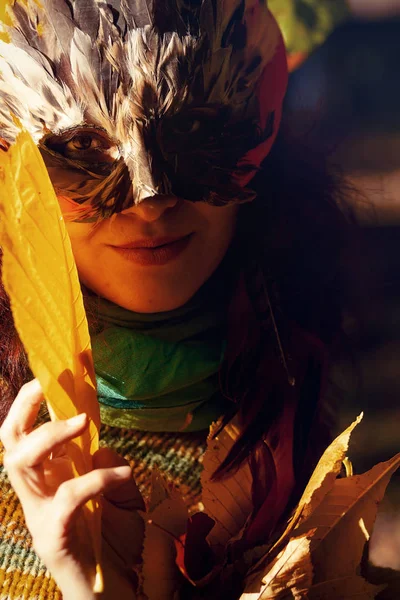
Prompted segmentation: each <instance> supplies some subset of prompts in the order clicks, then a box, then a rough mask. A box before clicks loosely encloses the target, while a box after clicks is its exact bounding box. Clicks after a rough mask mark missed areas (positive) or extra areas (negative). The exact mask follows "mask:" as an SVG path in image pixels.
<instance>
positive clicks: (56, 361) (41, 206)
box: [0, 132, 102, 589]
mask: <svg viewBox="0 0 400 600" xmlns="http://www.w3.org/2000/svg"><path fill="white" fill-rule="evenodd" d="M0 242H1V246H2V248H3V252H4V257H3V280H4V285H5V287H6V290H7V293H8V295H9V297H10V301H11V307H12V312H13V317H14V321H15V324H16V327H17V330H18V333H19V336H20V338H21V340H22V342H23V344H24V347H25V349H26V351H27V354H28V358H29V364H30V366H31V369H32V372H33V373H34V375H35V377H37V378H38V379H39V381H40V383H41V386H42V388H43V391H44V395H45V398H46V400H47V403H48V407H49V412H50V414H51V417H52V419H67V418H70V417H72V416H74V415H76V414H79V413H81V412H86V413H87V414H88V416H89V418H90V425H89V427H88V429H87V431H86V433H85V434H84V435H83V436H82V437H80V438H77V439H76V440H74V441H73V442H71V443H70V444H68V448H67V451H68V454H69V456H70V457H71V460H72V464H73V469H74V473H75V475H82V474H84V473H86V472H88V471H90V470H91V469H92V460H91V454H92V453H93V452H94V451H95V450H97V448H98V431H99V426H100V414H99V406H98V401H97V395H96V384H95V374H94V367H93V361H92V352H91V346H90V337H89V331H88V325H87V321H86V314H85V310H84V306H83V299H82V294H81V288H80V284H79V280H78V273H77V270H76V266H75V261H74V257H73V254H72V249H71V244H70V240H69V237H68V234H67V231H66V228H65V224H64V221H63V218H62V215H61V212H60V208H59V205H58V201H57V198H56V195H55V193H54V190H53V186H52V184H51V182H50V179H49V176H48V174H47V170H46V168H45V165H44V163H43V160H42V158H41V155H40V153H39V151H38V149H37V148H36V146H35V144H34V142H33V140H32V138H31V137H30V136H29V134H28V133H26V132H21V133H20V134H19V136H18V138H17V141H16V143H15V145H13V146H12V147H11V148H10V149H9V150H8V151H7V152H2V151H1V152H0ZM85 514H86V522H87V523H88V524H89V530H90V535H91V537H92V542H93V544H94V549H95V556H96V563H97V567H96V573H97V577H96V586H97V587H96V589H100V588H99V586H101V585H102V583H101V570H100V567H99V558H100V512H99V505H98V502H94V501H93V502H89V503H88V504H87V506H86V507H85ZM86 537H87V536H86Z"/></svg>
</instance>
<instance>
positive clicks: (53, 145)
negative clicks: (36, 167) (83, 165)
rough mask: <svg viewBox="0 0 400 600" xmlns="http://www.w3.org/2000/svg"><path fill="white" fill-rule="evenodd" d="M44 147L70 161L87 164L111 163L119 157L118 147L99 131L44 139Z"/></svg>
mask: <svg viewBox="0 0 400 600" xmlns="http://www.w3.org/2000/svg"><path fill="white" fill-rule="evenodd" d="M45 143H46V146H47V147H48V148H50V149H52V150H54V151H55V152H58V153H59V154H62V155H63V156H65V157H66V158H69V159H71V160H74V159H75V160H81V161H83V162H88V163H111V162H114V161H115V160H117V159H118V158H119V156H120V153H119V148H118V145H117V144H116V143H115V141H112V140H110V139H109V138H108V136H107V135H106V134H105V133H103V132H100V131H92V130H85V129H84V130H81V131H74V135H72V134H71V133H70V134H63V135H61V136H52V137H49V138H47V139H46V142H45Z"/></svg>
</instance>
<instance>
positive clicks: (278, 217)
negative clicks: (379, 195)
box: [0, 0, 347, 600]
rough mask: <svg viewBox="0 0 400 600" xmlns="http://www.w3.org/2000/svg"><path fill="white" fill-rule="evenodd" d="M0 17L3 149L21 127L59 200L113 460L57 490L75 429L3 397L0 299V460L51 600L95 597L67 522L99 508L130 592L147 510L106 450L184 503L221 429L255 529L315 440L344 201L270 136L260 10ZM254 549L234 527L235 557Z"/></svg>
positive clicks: (317, 168)
mask: <svg viewBox="0 0 400 600" xmlns="http://www.w3.org/2000/svg"><path fill="white" fill-rule="evenodd" d="M8 19H9V25H8V27H7V30H6V39H5V41H2V42H1V44H0V61H1V63H0V64H1V69H0V124H1V137H2V138H3V140H4V142H5V143H4V147H6V146H7V144H9V143H12V142H13V141H14V139H15V136H16V132H17V126H16V124H15V119H14V117H15V116H16V117H17V118H18V119H19V120H20V121H21V122H22V124H23V125H24V127H26V128H27V129H28V131H29V132H30V133H31V134H32V136H33V137H34V139H35V140H36V142H37V143H38V145H39V148H40V150H41V153H42V156H43V158H44V161H45V163H46V166H47V168H48V172H49V175H50V177H51V179H52V182H53V184H54V188H55V190H56V193H57V196H58V198H59V201H60V205H61V209H62V211H63V213H64V216H65V220H66V223H67V228H68V232H69V234H70V238H71V242H72V247H73V252H74V256H75V259H76V263H77V267H78V272H79V275H80V279H81V283H82V286H83V290H84V295H85V301H86V303H87V312H88V317H89V321H90V327H91V335H92V345H93V353H94V360H95V367H96V374H97V383H98V393H99V402H100V407H101V417H102V422H103V429H102V436H103V441H104V443H105V444H107V445H108V446H110V447H114V448H116V449H117V450H118V454H116V453H113V452H112V451H111V450H110V449H104V448H103V449H102V450H100V451H99V453H98V454H97V455H96V456H95V459H94V464H95V467H96V468H95V469H94V470H93V471H92V472H91V473H88V474H87V475H85V476H83V477H80V478H78V479H70V477H69V475H68V470H65V460H64V459H63V443H64V442H66V441H68V440H70V439H73V438H74V437H76V436H77V435H79V434H80V433H82V431H83V430H84V429H85V427H86V426H87V420H86V419H84V418H77V419H75V420H71V421H69V422H68V421H67V422H47V423H45V424H42V425H40V426H39V427H35V421H36V418H37V415H38V412H39V406H40V404H41V402H42V400H43V398H42V394H41V390H40V387H39V386H38V383H37V382H36V381H33V382H30V383H26V384H25V385H23V387H22V388H21V390H20V391H19V388H20V387H21V385H22V384H23V383H25V382H26V381H28V380H29V379H30V378H31V375H30V373H29V368H28V366H27V362H26V357H25V355H24V351H23V348H22V347H21V344H20V342H19V340H18V336H17V334H16V332H15V330H14V327H13V323H12V317H11V313H10V308H9V305H8V302H7V298H6V295H5V293H4V291H2V304H1V310H2V316H1V323H2V324H1V328H2V332H1V339H2V345H1V355H0V360H1V374H2V380H1V381H2V384H1V385H2V388H1V389H2V406H1V410H2V413H3V419H4V423H3V426H2V428H1V432H0V436H1V441H2V443H3V445H4V448H5V456H4V463H5V466H6V469H7V472H8V476H9V478H10V480H11V482H12V485H13V487H14V489H15V491H16V493H17V494H18V497H19V499H20V501H21V504H22V507H23V510H24V514H25V519H26V523H27V526H28V528H29V530H30V532H31V535H32V538H33V547H34V549H35V551H36V552H37V554H38V555H39V556H40V557H41V558H42V559H43V561H44V563H45V564H46V566H47V567H48V568H49V569H50V571H51V574H52V575H53V577H54V578H55V580H56V582H57V584H58V586H59V588H60V589H61V591H62V593H63V597H64V598H66V599H68V598H74V600H76V599H78V598H85V599H88V598H90V597H93V593H92V591H91V590H92V581H91V579H90V577H89V576H88V575H87V572H86V569H85V559H86V558H87V557H86V555H85V551H84V549H82V548H77V546H76V539H77V538H76V536H75V533H76V532H75V530H74V525H75V523H76V517H77V514H79V510H80V507H81V506H82V505H83V504H84V503H85V502H86V501H87V499H88V498H90V497H93V496H95V495H96V494H99V493H102V494H103V497H102V501H103V508H104V511H105V514H106V516H107V518H106V522H105V524H104V528H105V529H104V532H103V535H104V536H105V537H106V538H107V539H108V541H109V542H110V539H111V538H112V541H111V542H110V544H111V546H112V547H113V549H114V551H115V553H114V556H113V557H111V558H110V560H109V562H107V561H106V591H107V592H108V593H109V587H108V586H109V585H110V583H109V582H110V581H112V582H113V584H114V582H115V580H116V579H118V582H119V584H120V585H121V586H124V587H123V589H124V592H123V595H124V598H129V597H134V595H135V591H134V582H133V581H132V578H131V576H130V567H131V566H132V564H133V563H134V562H135V560H136V561H137V558H138V557H137V555H136V554H135V552H136V551H133V550H132V539H133V536H134V535H135V534H134V530H133V529H130V527H131V526H132V518H130V517H129V510H130V509H131V510H132V511H135V510H136V509H137V508H143V501H142V499H141V497H140V494H139V493H138V491H137V489H136V486H135V485H134V483H133V481H132V479H131V469H130V468H127V467H126V466H125V467H122V468H121V465H124V464H126V463H125V461H124V460H123V459H122V458H121V456H120V455H121V454H123V455H125V456H127V457H128V458H129V459H130V464H131V465H133V466H134V468H135V473H136V474H139V483H141V484H143V485H142V489H143V490H144V492H145V491H146V482H147V483H148V478H149V477H148V473H149V470H150V467H151V464H150V463H151V462H152V461H153V462H154V460H156V462H157V461H158V464H159V466H161V468H162V469H163V470H164V471H166V472H167V473H168V472H169V473H170V474H171V475H172V476H173V477H174V479H175V482H176V483H177V484H178V485H179V486H180V488H181V490H182V491H183V493H184V494H185V495H186V497H187V499H188V503H189V504H193V503H194V502H195V499H196V494H197V493H198V489H199V472H200V466H199V461H198V459H199V457H200V455H201V453H202V452H203V450H204V443H205V438H206V436H207V433H208V428H209V426H210V424H211V423H212V422H213V421H215V420H217V419H218V418H219V417H223V418H224V421H225V422H228V421H229V419H231V418H232V417H233V416H234V415H236V417H237V419H238V422H239V423H240V435H239V438H238V440H237V442H236V443H235V445H234V447H233V449H232V451H231V453H230V454H229V455H228V457H227V459H226V460H225V461H224V462H223V463H222V464H221V465H220V466H219V467H218V469H217V472H216V476H218V477H226V476H229V473H230V472H232V469H235V468H236V467H237V466H238V465H240V464H241V463H242V462H243V461H246V460H248V461H249V464H250V465H251V468H252V472H253V477H254V485H255V486H257V485H258V486H260V489H263V490H267V492H266V496H267V497H268V502H269V506H270V509H271V510H270V513H271V515H270V524H269V531H270V532H272V531H273V530H274V528H275V527H276V525H277V524H278V523H279V521H280V520H281V519H282V518H283V517H284V515H285V514H287V512H288V511H289V510H290V507H291V506H293V503H294V502H295V500H296V498H298V494H299V492H300V491H301V489H302V486H303V485H304V481H305V479H306V478H307V477H308V476H309V474H310V472H311V470H312V468H313V466H314V465H315V463H316V461H317V460H318V458H319V456H320V453H321V451H322V450H323V449H324V447H325V446H326V445H327V443H328V442H329V432H328V428H327V426H326V418H325V413H326V411H325V410H324V383H325V380H326V371H327V365H328V353H329V349H330V348H331V347H332V345H333V343H334V341H335V339H336V337H337V335H338V333H339V331H340V323H341V307H340V301H339V293H340V274H339V273H340V269H339V265H340V260H339V258H340V252H341V250H342V248H343V245H344V240H345V238H346V232H347V224H346V220H345V218H344V216H343V214H342V212H340V211H339V209H338V205H337V204H338V201H339V200H340V191H339V185H338V183H337V181H336V177H335V176H334V175H333V174H332V173H330V172H329V171H328V169H327V166H326V164H325V160H324V158H323V157H322V156H320V155H314V154H311V152H309V151H308V152H307V151H306V150H305V149H304V148H301V147H300V144H299V140H296V139H290V137H289V134H288V131H287V130H286V129H285V128H282V129H281V133H280V135H279V137H278V139H277V140H276V138H277V134H278V129H279V125H280V121H281V113H282V104H283V97H284V93H285V88H286V82H287V67H286V57H285V49H284V46H283V43H282V39H281V36H280V33H279V29H278V27H277V25H276V22H275V21H274V19H273V18H272V16H271V14H270V13H269V12H268V10H267V8H266V6H265V4H264V3H259V2H258V0H247V1H245V0H243V1H237V2H222V1H219V0H203V1H201V2H199V1H197V0H188V1H187V2H183V1H182V2H180V1H179V2H177V1H175V0H169V1H167V2H164V3H154V5H153V6H147V5H146V3H145V2H133V1H131V2H130V1H124V2H122V0H121V2H119V1H118V0H113V1H112V2H111V1H109V2H108V3H96V2H93V1H89V0H88V1H83V0H79V1H75V2H74V1H72V2H71V1H67V0H65V1H64V0H58V1H57V2H54V1H50V0H48V1H47V0H44V1H43V2H42V3H40V4H36V3H35V2H29V3H28V5H26V4H25V2H22V1H21V2H19V1H18V0H17V1H16V2H15V3H13V5H12V9H10V13H9V17H8ZM275 140H276V141H275ZM274 142H275V143H274ZM272 146H273V147H272ZM4 151H5V150H4ZM14 398H15V400H14ZM11 404H12V406H11ZM10 406H11V408H10ZM6 415H7V416H6ZM147 432H151V442H150V443H149V442H148V439H149V437H148V434H147ZM146 436H147V437H146ZM146 440H147V445H146ZM160 440H161V441H160ZM177 445H178V446H179V452H177V453H175V454H174V452H173V449H174V447H176V446H177ZM143 447H144V449H145V450H144V451H143ZM155 447H156V451H155ZM260 447H262V448H263V453H264V454H263V458H262V460H261V462H260V452H259V450H260ZM265 454H266V455H265ZM155 455H157V458H156V459H154V457H155ZM149 457H150V458H149ZM153 459H154V460H153ZM63 461H64V462H63ZM140 462H144V463H145V464H146V465H147V470H146V469H143V468H142V467H141V466H140V464H139V463H140ZM3 484H4V480H3ZM4 485H5V484H4ZM4 489H5V488H4ZM264 500H265V498H263V501H262V502H261V503H260V506H258V507H257V506H255V512H254V514H255V515H256V514H257V509H260V510H262V508H263V506H264V507H265V504H264ZM111 505H113V507H114V508H115V509H116V510H115V511H114V512H113V511H112V510H111V509H110V506H111ZM107 507H108V508H107ZM107 519H108V520H107ZM264 534H265V530H264ZM110 536H111V538H110ZM262 541H265V538H263V539H258V536H257V528H256V527H255V528H253V529H252V530H250V533H249V538H248V540H247V542H248V544H253V545H254V544H256V543H258V542H262ZM127 548H129V552H128V551H127ZM115 555H119V557H120V558H121V556H122V557H123V560H122V565H123V566H121V561H120V563H117V562H116V561H115V560H114V559H115ZM16 564H17V565H18V566H17V567H16V566H15V565H16ZM21 564H22V563H21V562H20V563H18V561H17V562H14V566H13V567H11V568H10V569H8V571H7V573H8V581H9V582H10V573H12V574H13V575H14V576H16V575H15V573H16V571H17V570H18V569H20V570H22V567H21ZM53 593H55V592H53ZM49 594H50V592H47V597H51V596H50V595H49Z"/></svg>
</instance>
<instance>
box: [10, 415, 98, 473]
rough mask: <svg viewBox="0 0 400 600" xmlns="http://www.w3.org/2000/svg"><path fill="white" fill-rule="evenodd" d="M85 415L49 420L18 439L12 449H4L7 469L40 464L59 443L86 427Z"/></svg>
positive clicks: (67, 440) (71, 437) (74, 436)
mask: <svg viewBox="0 0 400 600" xmlns="http://www.w3.org/2000/svg"><path fill="white" fill-rule="evenodd" d="M87 424H88V423H87V415H86V414H85V413H82V414H80V415H77V416H76V417H73V418H72V419H67V420H65V421H51V422H48V423H45V424H44V425H41V426H40V427H38V428H37V429H35V430H34V431H32V433H30V435H29V436H26V437H24V438H23V439H21V440H20V442H19V444H18V446H16V447H15V449H14V451H11V452H9V451H6V455H5V463H6V468H7V470H9V469H10V467H11V468H13V469H25V468H32V467H36V466H38V465H40V464H41V463H42V462H43V461H44V459H45V458H47V457H48V456H49V455H50V453H52V452H54V453H55V452H56V451H57V448H59V447H60V445H62V444H65V443H66V442H69V441H70V440H73V439H74V438H76V437H77V436H78V435H80V434H81V433H82V432H83V431H84V430H85V428H86V427H87Z"/></svg>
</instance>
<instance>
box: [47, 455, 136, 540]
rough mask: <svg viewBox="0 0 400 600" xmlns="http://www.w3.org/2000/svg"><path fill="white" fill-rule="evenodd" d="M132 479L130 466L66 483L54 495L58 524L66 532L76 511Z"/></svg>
mask: <svg viewBox="0 0 400 600" xmlns="http://www.w3.org/2000/svg"><path fill="white" fill-rule="evenodd" d="M130 477H131V469H130V467H129V466H122V467H111V468H108V469H95V470H94V471H90V473H86V474H85V475H81V476H80V477H77V478H75V479H70V480H68V481H65V482H64V483H62V484H61V485H60V487H59V488H58V490H57V492H56V493H55V495H54V499H53V503H52V508H53V510H54V511H55V512H56V516H57V519H56V521H57V523H58V524H59V526H60V527H61V528H62V529H64V530H66V529H68V527H69V525H70V524H71V522H72V520H73V518H74V516H75V513H76V511H77V510H78V509H79V508H81V507H82V506H83V505H84V504H85V503H86V502H87V501H88V500H90V499H91V498H94V497H95V496H97V495H98V494H100V493H104V492H107V490H110V489H112V488H114V487H116V486H119V485H121V484H122V483H123V482H125V481H126V480H127V479H129V478H130Z"/></svg>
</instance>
